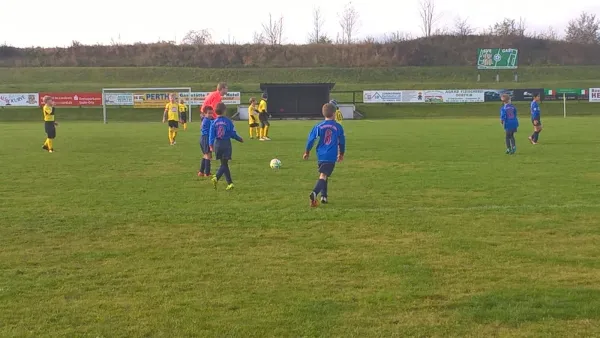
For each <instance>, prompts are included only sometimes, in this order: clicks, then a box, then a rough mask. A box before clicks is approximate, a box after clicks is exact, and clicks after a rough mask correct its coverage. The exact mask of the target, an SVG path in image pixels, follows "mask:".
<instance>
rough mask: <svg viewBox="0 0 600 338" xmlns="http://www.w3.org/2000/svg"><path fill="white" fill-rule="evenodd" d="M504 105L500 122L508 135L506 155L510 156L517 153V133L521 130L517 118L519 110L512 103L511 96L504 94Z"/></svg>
mask: <svg viewBox="0 0 600 338" xmlns="http://www.w3.org/2000/svg"><path fill="white" fill-rule="evenodd" d="M501 99H502V103H504V105H503V106H502V108H500V122H501V123H502V126H503V127H504V132H505V133H506V135H505V136H506V153H507V154H509V155H512V154H514V153H515V152H516V151H517V143H516V141H515V133H516V132H517V128H519V120H518V118H517V108H516V107H515V106H513V104H512V103H511V101H510V95H508V94H502V98H501Z"/></svg>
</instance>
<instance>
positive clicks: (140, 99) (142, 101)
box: [132, 92, 242, 108]
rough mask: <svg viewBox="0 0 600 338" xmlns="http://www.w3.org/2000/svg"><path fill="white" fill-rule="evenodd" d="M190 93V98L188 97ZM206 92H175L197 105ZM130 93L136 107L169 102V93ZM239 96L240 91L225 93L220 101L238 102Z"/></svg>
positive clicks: (202, 99) (186, 102)
mask: <svg viewBox="0 0 600 338" xmlns="http://www.w3.org/2000/svg"><path fill="white" fill-rule="evenodd" d="M190 94H191V98H190V97H189V96H190ZM208 94H210V92H191V93H189V92H182V93H177V97H178V99H183V100H184V101H185V104H191V105H193V106H199V105H202V103H204V99H205V98H206V96H208ZM132 95H133V106H134V107H136V108H164V107H165V105H166V104H167V102H169V93H134V94H132ZM241 96H242V95H241V93H240V92H231V93H227V95H225V96H224V97H223V101H222V102H223V103H225V104H240V102H241Z"/></svg>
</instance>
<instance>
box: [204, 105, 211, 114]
mask: <svg viewBox="0 0 600 338" xmlns="http://www.w3.org/2000/svg"><path fill="white" fill-rule="evenodd" d="M211 110H213V107H212V106H205V107H204V111H203V112H204V113H208V112H209V111H211Z"/></svg>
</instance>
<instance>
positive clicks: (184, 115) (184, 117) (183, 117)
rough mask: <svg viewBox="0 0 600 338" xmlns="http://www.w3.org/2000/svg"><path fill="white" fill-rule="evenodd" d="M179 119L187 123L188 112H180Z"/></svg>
mask: <svg viewBox="0 0 600 338" xmlns="http://www.w3.org/2000/svg"><path fill="white" fill-rule="evenodd" d="M179 119H180V120H181V122H182V123H187V114H186V113H179Z"/></svg>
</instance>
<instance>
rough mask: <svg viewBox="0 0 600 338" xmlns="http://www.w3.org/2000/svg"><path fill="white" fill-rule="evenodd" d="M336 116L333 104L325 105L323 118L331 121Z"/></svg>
mask: <svg viewBox="0 0 600 338" xmlns="http://www.w3.org/2000/svg"><path fill="white" fill-rule="evenodd" d="M334 115H335V106H334V105H332V104H331V103H325V104H324V105H323V116H325V117H326V118H328V119H330V118H332V117H333V116H334Z"/></svg>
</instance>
